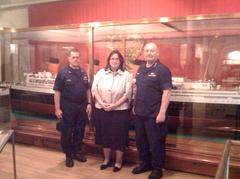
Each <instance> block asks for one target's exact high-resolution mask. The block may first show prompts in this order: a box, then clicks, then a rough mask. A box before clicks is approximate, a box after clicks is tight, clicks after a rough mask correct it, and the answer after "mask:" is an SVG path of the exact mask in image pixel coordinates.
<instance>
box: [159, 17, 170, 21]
mask: <svg viewBox="0 0 240 179" xmlns="http://www.w3.org/2000/svg"><path fill="white" fill-rule="evenodd" d="M159 21H160V22H168V21H169V18H168V17H160V19H159Z"/></svg>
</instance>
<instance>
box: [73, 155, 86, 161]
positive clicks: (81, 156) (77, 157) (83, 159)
mask: <svg viewBox="0 0 240 179" xmlns="http://www.w3.org/2000/svg"><path fill="white" fill-rule="evenodd" d="M73 159H76V160H77V161H79V162H86V161H87V158H86V157H85V156H84V155H83V154H80V153H77V154H74V155H73Z"/></svg>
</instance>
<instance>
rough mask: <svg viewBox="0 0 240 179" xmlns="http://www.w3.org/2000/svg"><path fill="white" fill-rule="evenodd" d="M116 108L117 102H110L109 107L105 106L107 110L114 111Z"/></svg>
mask: <svg viewBox="0 0 240 179" xmlns="http://www.w3.org/2000/svg"><path fill="white" fill-rule="evenodd" d="M114 108H116V105H115V104H109V105H108V106H107V107H105V108H104V110H105V111H112V110H113V109H114Z"/></svg>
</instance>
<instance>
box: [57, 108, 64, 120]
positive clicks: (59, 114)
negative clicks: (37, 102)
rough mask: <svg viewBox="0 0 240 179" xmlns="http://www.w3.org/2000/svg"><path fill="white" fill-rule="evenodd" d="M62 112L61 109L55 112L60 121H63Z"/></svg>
mask: <svg viewBox="0 0 240 179" xmlns="http://www.w3.org/2000/svg"><path fill="white" fill-rule="evenodd" d="M62 114H63V112H62V110H61V109H56V110H55V115H56V116H57V118H58V119H62Z"/></svg>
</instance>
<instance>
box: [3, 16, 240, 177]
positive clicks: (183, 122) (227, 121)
mask: <svg viewBox="0 0 240 179" xmlns="http://www.w3.org/2000/svg"><path fill="white" fill-rule="evenodd" d="M239 30H240V16H237V15H218V16H190V17H178V18H165V17H164V18H155V19H146V18H144V19H138V20H136V21H129V22H102V23H100V22H96V23H87V24H80V25H71V26H67V27H66V26H58V27H44V28H36V29H15V30H14V29H12V30H9V31H5V32H4V33H2V38H3V39H4V40H3V41H1V58H2V59H3V58H4V63H3V61H1V62H2V71H1V78H2V82H4V83H10V84H11V88H10V91H11V105H12V111H13V115H12V117H14V118H16V119H17V120H19V121H20V120H22V119H32V121H34V124H35V125H36V126H37V125H38V124H39V123H40V122H36V120H35V119H38V120H41V119H44V120H46V119H47V121H54V118H55V117H54V105H53V93H54V91H53V90H52V86H53V83H54V79H55V77H56V74H57V72H58V71H59V70H60V69H61V68H63V67H64V66H66V65H67V58H66V53H67V51H68V50H69V49H71V48H77V49H79V50H80V52H81V66H82V67H83V68H84V69H85V70H86V71H87V73H88V74H89V77H90V83H91V82H92V80H93V77H94V74H95V73H96V72H97V71H98V70H99V69H101V68H103V67H105V65H106V59H107V56H108V54H109V52H110V51H111V50H113V49H118V50H120V51H121V52H122V54H123V55H124V58H125V60H126V65H127V68H128V70H129V71H130V72H131V73H133V76H134V75H135V73H136V71H137V69H138V67H139V65H140V64H143V63H144V58H143V54H142V50H143V46H144V44H145V43H147V42H149V41H153V42H155V43H156V44H157V46H158V48H159V58H160V61H161V62H162V63H163V64H165V65H166V66H168V67H169V69H170V70H171V72H172V76H173V78H172V81H173V85H174V88H173V90H172V96H171V103H170V106H169V111H168V112H169V119H168V129H169V134H170V135H169V137H168V140H167V147H168V156H170V157H169V158H168V160H169V161H171V157H172V156H176V155H177V154H179V156H180V154H181V157H182V156H185V155H186V156H187V155H194V154H196V153H197V155H196V158H201V159H202V161H205V162H208V161H210V158H211V156H214V157H215V158H214V157H213V160H212V161H214V162H215V163H216V155H217V156H219V155H220V153H221V151H222V147H223V144H224V141H225V140H226V139H240V33H239V32H240V31H239ZM3 67H4V68H3ZM29 121H30V120H28V121H27V122H25V123H24V124H23V123H21V122H19V123H18V124H22V125H24V130H26V129H27V127H26V126H28V127H29V131H31V129H30V127H32V126H33V123H31V122H29ZM131 122H133V120H132V119H131ZM28 123H31V125H28ZM44 126H45V127H46V126H47V125H44ZM133 128H134V126H133V125H131V127H130V140H131V142H132V144H131V145H132V146H133V147H134V146H135V144H134V130H133ZM39 130H40V129H39ZM41 130H42V128H41ZM50 130H53V127H50V129H49V131H50ZM49 131H48V132H49ZM41 132H42V133H41ZM43 132H45V131H40V133H41V134H42V135H44V134H43ZM53 135H56V134H55V133H52V132H49V136H53ZM89 140H91V139H89ZM91 142H92V143H94V142H93V141H91ZM45 144H46V143H45ZM48 145H49V143H48ZM199 146H201V147H199ZM186 149H187V150H186ZM182 151H184V152H182ZM216 151H217V153H216ZM181 152H182V153H181ZM214 152H215V154H214ZM235 154H236V156H237V155H239V152H236V151H235ZM176 158H177V157H176ZM176 158H175V159H176ZM196 158H194V159H193V158H192V159H191V160H193V161H197V159H196ZM237 160H239V159H237ZM212 161H210V162H209V163H211V162H212ZM170 163H171V162H170ZM180 163H181V162H180ZM203 166H204V164H203ZM173 168H174V167H173ZM187 170H188V169H187V165H186V167H185V171H187ZM199 170H201V167H200V168H199ZM205 172H206V171H205ZM208 174H210V175H212V173H211V172H210V173H208Z"/></svg>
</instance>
